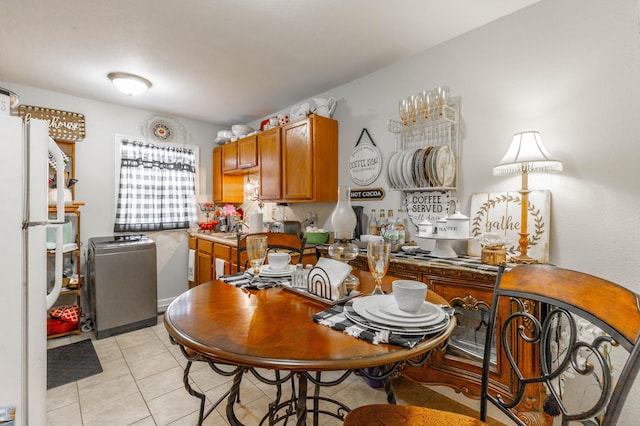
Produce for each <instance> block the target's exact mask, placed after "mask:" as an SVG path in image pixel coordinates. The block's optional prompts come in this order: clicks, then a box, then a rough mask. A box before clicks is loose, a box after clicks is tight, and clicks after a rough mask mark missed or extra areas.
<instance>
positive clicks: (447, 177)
mask: <svg viewBox="0 0 640 426" xmlns="http://www.w3.org/2000/svg"><path fill="white" fill-rule="evenodd" d="M434 169H435V175H436V179H437V181H438V185H439V186H450V185H451V184H452V183H453V179H454V178H455V175H456V158H455V157H454V155H453V152H451V148H449V145H440V147H438V151H437V152H436V154H435V159H434Z"/></svg>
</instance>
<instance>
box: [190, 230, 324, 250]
mask: <svg viewBox="0 0 640 426" xmlns="http://www.w3.org/2000/svg"><path fill="white" fill-rule="evenodd" d="M191 236H193V237H196V238H202V239H203V240H209V241H213V242H214V243H218V244H225V245H228V246H231V247H237V246H238V239H237V236H236V234H234V233H229V232H212V233H210V234H205V233H201V232H196V233H192V234H191ZM315 252H316V245H315V244H307V245H305V248H304V252H303V254H315Z"/></svg>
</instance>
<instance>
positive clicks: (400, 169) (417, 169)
mask: <svg viewBox="0 0 640 426" xmlns="http://www.w3.org/2000/svg"><path fill="white" fill-rule="evenodd" d="M455 176H456V158H455V156H454V155H453V152H452V151H451V147H449V145H438V146H428V147H425V148H411V149H407V150H404V151H399V152H394V153H393V154H391V157H390V158H389V165H388V168H387V180H388V181H389V184H390V185H391V187H392V188H395V189H403V188H404V189H406V188H426V187H447V186H451V185H452V184H453V182H454V180H455Z"/></svg>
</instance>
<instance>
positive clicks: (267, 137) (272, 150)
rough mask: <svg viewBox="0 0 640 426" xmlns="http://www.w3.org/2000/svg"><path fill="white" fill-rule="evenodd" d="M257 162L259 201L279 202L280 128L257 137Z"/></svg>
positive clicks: (280, 193) (280, 175)
mask: <svg viewBox="0 0 640 426" xmlns="http://www.w3.org/2000/svg"><path fill="white" fill-rule="evenodd" d="M258 162H259V164H260V172H259V178H260V199H261V200H279V199H280V198H281V195H282V191H281V183H280V182H281V179H282V166H281V165H282V145H281V142H280V127H274V128H272V129H269V130H265V131H264V132H262V133H260V134H259V135H258Z"/></svg>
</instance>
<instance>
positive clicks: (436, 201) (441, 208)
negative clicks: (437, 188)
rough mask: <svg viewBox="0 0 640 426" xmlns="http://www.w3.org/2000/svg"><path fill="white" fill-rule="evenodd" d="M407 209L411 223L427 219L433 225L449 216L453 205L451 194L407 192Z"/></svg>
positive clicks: (416, 224) (446, 192)
mask: <svg viewBox="0 0 640 426" xmlns="http://www.w3.org/2000/svg"><path fill="white" fill-rule="evenodd" d="M404 201H405V209H406V211H407V215H408V216H409V218H410V219H411V223H413V224H414V225H415V226H418V223H420V222H422V221H423V220H425V219H427V220H428V221H429V222H431V223H432V224H434V225H435V224H436V221H437V220H438V219H440V218H442V217H444V216H446V215H447V214H448V211H449V205H450V203H451V192H450V191H445V192H431V191H430V192H426V191H425V192H407V193H405V198H404Z"/></svg>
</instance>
